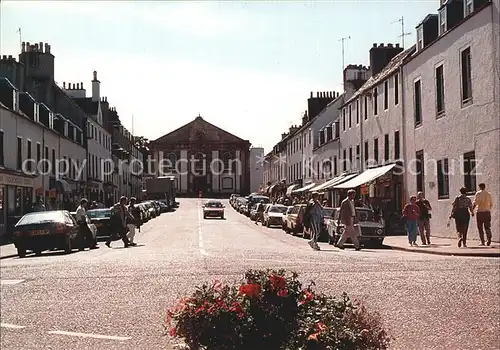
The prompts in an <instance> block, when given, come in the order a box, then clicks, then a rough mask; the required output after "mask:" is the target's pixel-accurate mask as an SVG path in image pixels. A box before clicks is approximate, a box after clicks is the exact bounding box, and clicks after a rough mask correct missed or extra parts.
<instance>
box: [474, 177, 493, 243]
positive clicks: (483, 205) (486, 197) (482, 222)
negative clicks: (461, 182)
mask: <svg viewBox="0 0 500 350" xmlns="http://www.w3.org/2000/svg"><path fill="white" fill-rule="evenodd" d="M472 207H473V209H475V208H477V217H476V220H477V229H478V231H479V239H480V240H481V245H484V231H486V239H487V242H486V244H487V245H488V246H490V245H491V209H493V199H492V198H491V193H489V192H488V191H486V185H485V184H484V183H480V184H479V191H478V192H476V197H475V198H474V204H473V206H472Z"/></svg>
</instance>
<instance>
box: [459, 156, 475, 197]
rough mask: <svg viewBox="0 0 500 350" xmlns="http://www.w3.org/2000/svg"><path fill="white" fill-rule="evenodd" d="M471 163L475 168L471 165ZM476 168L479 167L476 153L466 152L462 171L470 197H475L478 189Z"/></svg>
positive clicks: (463, 157)
mask: <svg viewBox="0 0 500 350" xmlns="http://www.w3.org/2000/svg"><path fill="white" fill-rule="evenodd" d="M471 162H472V164H473V166H472V165H471ZM467 164H469V167H467ZM476 167H477V159H476V151H475V150H472V151H469V152H465V153H464V154H463V155H462V171H463V174H464V187H465V188H466V189H467V194H468V195H473V194H474V193H475V192H476V188H477V176H476ZM468 178H470V179H469V180H468ZM469 182H470V184H469ZM468 185H469V187H468Z"/></svg>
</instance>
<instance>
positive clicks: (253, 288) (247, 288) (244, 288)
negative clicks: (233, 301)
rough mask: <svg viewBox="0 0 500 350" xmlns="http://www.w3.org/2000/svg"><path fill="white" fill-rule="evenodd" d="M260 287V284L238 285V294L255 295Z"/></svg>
mask: <svg viewBox="0 0 500 350" xmlns="http://www.w3.org/2000/svg"><path fill="white" fill-rule="evenodd" d="M260 291H261V287H260V284H256V283H252V284H243V285H241V286H240V290H239V294H240V295H245V296H247V297H255V296H258V295H259V294H260Z"/></svg>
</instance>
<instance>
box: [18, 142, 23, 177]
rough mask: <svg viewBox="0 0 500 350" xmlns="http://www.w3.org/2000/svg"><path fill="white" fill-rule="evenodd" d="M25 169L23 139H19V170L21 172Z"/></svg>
mask: <svg viewBox="0 0 500 350" xmlns="http://www.w3.org/2000/svg"><path fill="white" fill-rule="evenodd" d="M22 167H23V139H22V138H21V137H18V138H17V169H18V170H21V169H22Z"/></svg>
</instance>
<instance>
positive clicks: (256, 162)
mask: <svg viewBox="0 0 500 350" xmlns="http://www.w3.org/2000/svg"><path fill="white" fill-rule="evenodd" d="M264 163H265V162H264V148H262V147H252V148H250V193H252V192H258V191H259V190H260V189H261V187H262V182H263V180H264Z"/></svg>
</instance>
